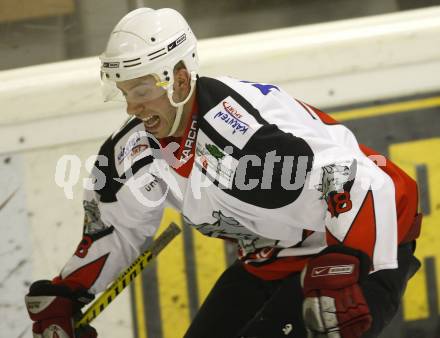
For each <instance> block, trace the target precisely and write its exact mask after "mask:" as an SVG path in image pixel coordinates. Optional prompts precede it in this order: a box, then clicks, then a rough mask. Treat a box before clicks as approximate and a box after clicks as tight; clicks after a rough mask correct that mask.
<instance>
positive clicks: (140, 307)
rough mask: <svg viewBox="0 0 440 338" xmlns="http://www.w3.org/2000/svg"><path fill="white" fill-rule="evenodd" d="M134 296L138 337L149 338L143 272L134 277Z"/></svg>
mask: <svg viewBox="0 0 440 338" xmlns="http://www.w3.org/2000/svg"><path fill="white" fill-rule="evenodd" d="M134 298H135V305H136V322H137V329H138V333H137V336H138V338H147V326H146V325H145V309H144V292H143V290H142V274H139V276H137V277H136V278H135V279H134Z"/></svg>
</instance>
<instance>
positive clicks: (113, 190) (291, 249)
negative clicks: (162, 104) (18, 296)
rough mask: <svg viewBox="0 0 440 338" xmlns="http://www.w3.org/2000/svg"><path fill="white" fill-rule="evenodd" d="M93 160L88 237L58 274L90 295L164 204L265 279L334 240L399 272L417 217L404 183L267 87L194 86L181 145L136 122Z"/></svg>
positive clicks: (146, 233) (152, 225) (302, 106)
mask: <svg viewBox="0 0 440 338" xmlns="http://www.w3.org/2000/svg"><path fill="white" fill-rule="evenodd" d="M176 142H177V143H176ZM99 155H100V156H99V157H98V160H97V162H96V166H95V170H94V172H93V174H92V175H93V176H94V179H95V186H94V190H90V191H86V192H85V199H84V209H85V221H84V237H83V239H82V241H81V243H80V244H79V246H78V249H77V251H76V253H75V255H73V257H72V258H71V259H70V260H69V261H68V263H67V264H66V266H65V267H64V269H63V270H62V272H61V275H60V277H59V278H58V279H62V280H64V281H65V282H66V283H70V284H71V285H73V286H81V287H85V288H86V289H88V290H89V291H90V292H92V293H97V292H99V291H102V290H103V289H104V288H105V287H106V286H107V284H108V283H110V282H111V281H112V280H113V279H114V278H115V277H116V276H117V275H118V273H119V272H120V271H121V270H122V269H123V268H125V267H126V266H127V265H129V263H130V262H131V261H133V260H134V259H135V258H136V257H137V256H138V254H139V253H140V247H141V246H142V244H143V243H144V242H145V240H146V239H147V238H148V237H150V236H153V235H154V234H155V232H156V230H157V228H158V226H159V223H160V220H161V217H162V214H163V209H164V207H165V205H166V203H169V204H170V205H172V206H174V207H175V208H177V209H179V210H180V211H181V212H182V215H183V219H184V223H185V225H187V226H192V227H194V228H195V229H197V230H198V231H200V232H201V233H203V234H204V235H207V236H211V237H218V238H222V239H227V240H231V241H234V242H236V243H237V247H238V257H239V259H240V260H241V261H242V262H243V264H244V265H245V267H246V269H247V270H248V271H249V272H251V273H253V274H255V275H257V276H259V277H261V278H265V279H276V278H281V277H283V276H286V275H287V274H289V273H292V272H294V271H300V270H301V269H302V268H303V266H304V264H305V263H306V261H307V258H308V257H309V255H311V254H315V253H317V252H319V251H321V250H322V249H323V248H325V247H326V246H327V245H332V244H342V245H348V246H351V247H354V248H357V249H360V250H363V251H364V252H366V253H367V254H368V255H369V256H370V257H371V258H372V262H373V265H374V270H381V269H391V268H395V267H397V261H396V253H397V246H398V243H401V242H402V241H404V240H405V238H407V237H408V235H409V233H410V232H411V230H410V228H411V226H412V224H413V220H414V216H415V215H416V213H417V207H416V205H417V187H416V184H415V182H414V181H413V180H412V179H410V178H409V177H408V176H407V175H406V174H405V173H403V172H402V171H401V170H400V169H399V168H397V167H396V166H394V165H393V164H392V163H391V162H389V161H387V160H386V159H385V158H384V157H383V156H380V155H378V154H375V153H374V151H372V150H370V149H368V148H366V147H363V146H360V145H359V144H358V143H357V141H356V138H355V137H354V135H353V134H352V133H351V132H350V131H349V130H348V129H347V128H346V127H345V126H343V125H341V124H338V123H337V122H336V121H334V120H333V119H332V118H331V117H329V116H328V115H326V114H324V113H322V112H321V111H319V110H317V109H315V108H313V107H311V106H309V105H308V104H306V103H303V102H301V101H299V100H295V99H293V98H292V97H290V96H289V95H288V94H287V93H286V92H284V91H283V90H282V89H281V88H279V87H277V86H274V85H268V84H259V83H254V82H248V81H239V80H235V79H231V78H227V77H221V78H218V79H213V78H206V77H202V78H199V79H198V81H197V90H196V102H195V105H194V107H193V116H192V120H191V121H190V122H189V123H188V126H187V129H186V132H185V135H184V137H182V138H180V139H174V138H168V139H163V140H160V141H157V140H154V138H153V137H152V136H151V135H149V134H148V133H146V132H145V128H144V126H143V124H142V122H141V121H140V120H137V119H135V118H132V119H130V120H129V121H128V122H127V123H126V124H125V125H124V126H123V127H122V128H121V129H120V130H118V131H117V132H115V133H114V134H113V135H112V136H111V137H110V138H109V139H107V141H106V142H105V143H104V144H103V146H102V147H101V149H100V152H99ZM367 155H370V158H369V157H367ZM371 156H374V158H371Z"/></svg>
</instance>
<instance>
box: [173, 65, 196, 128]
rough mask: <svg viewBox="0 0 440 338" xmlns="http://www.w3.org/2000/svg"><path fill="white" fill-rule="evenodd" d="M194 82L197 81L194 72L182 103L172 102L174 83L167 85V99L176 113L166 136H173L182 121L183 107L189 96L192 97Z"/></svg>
mask: <svg viewBox="0 0 440 338" xmlns="http://www.w3.org/2000/svg"><path fill="white" fill-rule="evenodd" d="M196 80H197V74H196V73H195V72H191V81H190V90H189V93H188V96H187V97H186V98H185V100H183V101H182V102H174V99H173V93H174V90H173V83H174V80H173V83H170V84H169V87H168V93H167V94H168V99H169V100H170V103H171V105H172V106H173V107H176V108H177V112H176V118H175V119H174V123H173V126H172V127H171V130H170V132H169V134H168V135H167V136H173V135H174V133H175V132H176V131H177V128H179V125H180V121H181V120H182V115H183V106H184V105H185V103H187V102H188V101H189V99H190V98H191V96H192V94H193V92H194V88H195V87H196Z"/></svg>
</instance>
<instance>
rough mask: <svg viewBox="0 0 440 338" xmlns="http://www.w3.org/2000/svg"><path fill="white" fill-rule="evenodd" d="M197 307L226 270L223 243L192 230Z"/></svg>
mask: <svg viewBox="0 0 440 338" xmlns="http://www.w3.org/2000/svg"><path fill="white" fill-rule="evenodd" d="M193 238H194V251H195V260H196V267H197V268H196V271H197V286H198V294H199V305H201V304H202V303H203V301H204V300H205V298H206V296H207V295H208V293H209V291H210V290H211V288H212V287H213V286H214V283H215V282H216V280H217V279H218V278H219V277H220V275H221V274H222V272H223V271H225V269H226V254H225V247H224V246H225V243H224V241H223V240H221V239H219V238H209V237H207V236H204V235H202V234H201V233H200V232H198V231H196V230H193Z"/></svg>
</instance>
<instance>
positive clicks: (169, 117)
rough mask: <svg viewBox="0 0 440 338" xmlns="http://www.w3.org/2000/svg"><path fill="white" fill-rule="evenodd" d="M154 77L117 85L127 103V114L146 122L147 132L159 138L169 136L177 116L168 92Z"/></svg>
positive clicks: (145, 77) (149, 76) (122, 82)
mask: <svg viewBox="0 0 440 338" xmlns="http://www.w3.org/2000/svg"><path fill="white" fill-rule="evenodd" d="M157 84H158V81H157V80H156V78H155V77H154V76H151V75H148V76H144V77H140V78H136V79H133V80H128V81H121V82H118V83H117V87H118V88H119V89H120V90H121V91H122V93H123V94H124V96H125V99H126V101H127V113H128V114H129V115H134V116H136V117H137V118H139V119H141V120H142V121H143V122H144V126H145V129H146V131H148V132H149V133H151V134H153V135H154V136H155V137H157V138H163V137H166V136H167V135H168V133H169V132H170V130H171V127H172V125H173V122H174V118H175V116H176V111H177V109H176V108H175V107H173V106H172V105H171V103H170V101H169V99H168V96H167V95H166V90H165V89H164V88H162V87H160V86H158V85H157Z"/></svg>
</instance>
